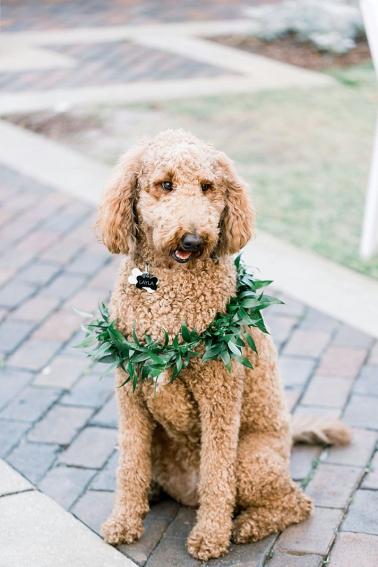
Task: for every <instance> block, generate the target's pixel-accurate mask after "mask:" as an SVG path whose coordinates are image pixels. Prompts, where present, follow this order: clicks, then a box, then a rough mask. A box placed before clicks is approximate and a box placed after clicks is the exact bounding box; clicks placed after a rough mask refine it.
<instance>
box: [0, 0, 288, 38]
mask: <svg viewBox="0 0 378 567" xmlns="http://www.w3.org/2000/svg"><path fill="white" fill-rule="evenodd" d="M277 1H279V0H247V1H245V0H232V1H230V0H206V2H202V1H201V0H183V1H181V2H173V1H172V0H159V1H158V2H157V1H156V0H144V1H143V2H141V1H140V0H113V1H112V2H110V1H108V0H91V2H88V0H76V1H75V2H72V1H71V2H67V1H66V0H55V1H51V0H38V1H36V2H35V1H34V2H33V3H28V2H19V1H15V0H3V2H2V19H3V22H4V23H3V29H4V30H8V31H25V30H34V29H38V30H41V29H62V28H71V27H72V28H75V27H92V26H114V25H118V26H119V25H125V24H135V25H140V24H149V23H156V22H177V21H183V20H185V21H201V20H228V19H236V18H243V17H244V16H245V10H246V8H248V6H255V5H257V4H264V3H270V4H272V3H274V2H277Z"/></svg>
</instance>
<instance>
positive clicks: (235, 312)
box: [77, 256, 283, 390]
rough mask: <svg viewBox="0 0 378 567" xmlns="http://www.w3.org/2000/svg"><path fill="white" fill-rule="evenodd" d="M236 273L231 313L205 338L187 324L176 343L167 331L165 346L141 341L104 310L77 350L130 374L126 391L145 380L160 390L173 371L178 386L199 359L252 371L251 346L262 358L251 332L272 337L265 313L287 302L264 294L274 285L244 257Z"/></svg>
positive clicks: (219, 317)
mask: <svg viewBox="0 0 378 567" xmlns="http://www.w3.org/2000/svg"><path fill="white" fill-rule="evenodd" d="M235 268H236V273H237V280H236V295H235V296H233V297H231V299H230V300H229V302H228V304H227V307H226V312H225V313H217V315H216V316H215V318H214V319H213V321H212V322H211V323H210V324H209V326H208V327H207V328H206V329H205V331H204V332H203V333H198V332H197V331H196V330H195V329H192V330H190V329H188V327H187V326H186V325H185V323H182V325H181V329H180V332H179V333H178V334H177V335H176V336H175V337H173V339H170V338H169V336H168V333H167V331H165V330H164V341H162V342H159V341H157V340H154V339H153V338H152V337H151V336H149V335H145V336H144V337H143V338H140V337H138V336H137V334H136V332H135V328H134V329H133V331H132V334H131V336H129V337H125V336H124V335H123V334H122V333H121V332H120V331H119V330H118V329H117V327H116V324H115V322H114V321H112V320H110V318H109V311H108V309H107V307H106V306H105V305H104V304H101V305H100V307H99V311H100V314H99V317H98V318H97V319H94V320H93V321H91V322H90V323H88V324H87V325H84V326H83V329H84V331H85V337H84V339H83V340H82V342H81V343H80V344H78V345H77V347H79V348H83V349H85V350H86V353H87V356H89V357H90V358H91V359H93V360H94V361H95V362H100V363H105V364H109V365H111V368H122V369H123V370H124V371H125V373H126V379H125V381H124V382H123V384H122V385H124V384H126V383H128V382H131V383H132V387H133V389H134V390H135V389H136V387H137V385H138V383H140V382H144V381H145V380H153V381H154V382H155V384H156V382H157V379H158V376H159V375H160V374H162V373H163V372H165V371H166V370H169V371H171V377H170V380H171V381H173V380H175V379H176V378H177V377H178V376H179V374H180V372H181V370H182V369H183V368H186V367H187V366H188V365H189V363H190V361H191V359H192V358H194V357H197V358H200V359H201V360H202V361H204V362H205V361H208V360H221V361H222V362H223V364H224V365H225V367H226V369H227V370H228V371H231V362H232V359H235V360H236V361H238V362H239V363H240V364H243V365H244V366H246V367H247V368H253V366H252V363H251V361H250V360H249V359H248V358H247V357H246V356H244V354H243V348H244V347H246V346H247V345H248V346H249V347H250V348H251V349H252V350H253V351H254V352H256V353H257V350H256V345H255V342H254V340H253V338H252V337H251V335H250V333H249V332H248V329H249V328H251V327H256V328H258V329H260V331H262V332H263V333H268V330H267V328H266V326H265V323H264V319H263V316H262V314H261V311H262V310H263V309H265V308H266V307H269V305H273V304H277V303H283V302H282V301H280V300H279V299H276V298H275V297H271V296H269V295H264V293H263V292H262V291H260V290H261V289H262V288H264V287H266V286H268V285H269V284H271V283H272V281H271V280H255V279H253V277H252V275H251V274H249V273H248V272H247V269H246V267H245V265H244V263H243V262H242V260H241V257H240V256H237V258H235ZM201 347H202V348H201Z"/></svg>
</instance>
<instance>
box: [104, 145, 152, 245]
mask: <svg viewBox="0 0 378 567" xmlns="http://www.w3.org/2000/svg"><path fill="white" fill-rule="evenodd" d="M142 151H143V149H142V148H140V147H139V148H137V149H134V150H130V151H128V152H126V154H124V155H123V156H122V158H121V160H120V162H119V164H118V166H117V168H116V170H115V172H114V174H113V177H112V179H111V181H110V183H109V185H108V187H107V189H106V191H105V196H104V200H103V202H102V204H101V205H100V207H99V216H98V220H97V227H98V229H99V233H100V238H101V240H102V242H103V243H104V244H105V246H106V247H107V248H108V249H109V251H110V252H112V253H113V254H130V253H132V252H133V250H134V249H135V244H136V238H137V219H136V212H135V203H136V196H137V186H138V175H139V172H140V169H141V155H142Z"/></svg>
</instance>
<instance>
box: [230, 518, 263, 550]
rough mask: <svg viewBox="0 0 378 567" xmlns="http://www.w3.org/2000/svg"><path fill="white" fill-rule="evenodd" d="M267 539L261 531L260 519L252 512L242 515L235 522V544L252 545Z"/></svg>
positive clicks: (233, 531)
mask: <svg viewBox="0 0 378 567" xmlns="http://www.w3.org/2000/svg"><path fill="white" fill-rule="evenodd" d="M263 537H265V534H264V532H262V531H261V529H260V526H259V522H258V518H257V517H255V516H254V514H253V513H252V512H249V513H242V514H240V516H238V517H237V518H236V520H235V521H234V525H233V528H232V541H233V542H234V543H250V542H253V541H259V539H262V538H263Z"/></svg>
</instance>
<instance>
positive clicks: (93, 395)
mask: <svg viewBox="0 0 378 567" xmlns="http://www.w3.org/2000/svg"><path fill="white" fill-rule="evenodd" d="M113 390H114V378H113V377H112V376H105V377H103V378H102V377H101V376H99V375H98V374H86V375H84V376H83V377H82V378H80V380H79V382H78V383H77V384H76V385H75V386H74V387H73V388H72V389H71V390H70V391H69V392H68V393H67V394H65V396H64V397H63V399H62V403H63V404H68V405H78V406H88V407H94V408H100V407H102V405H103V404H104V402H105V401H106V400H107V399H108V398H109V396H110V395H111V393H112V392H113Z"/></svg>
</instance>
